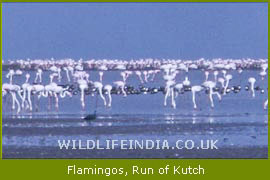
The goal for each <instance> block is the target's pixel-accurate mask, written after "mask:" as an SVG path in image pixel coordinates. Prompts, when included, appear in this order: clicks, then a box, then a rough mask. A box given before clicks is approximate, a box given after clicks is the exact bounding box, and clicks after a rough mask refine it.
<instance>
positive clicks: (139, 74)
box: [135, 71, 144, 84]
mask: <svg viewBox="0 0 270 180" xmlns="http://www.w3.org/2000/svg"><path fill="white" fill-rule="evenodd" d="M135 74H136V75H137V76H138V78H139V80H140V82H141V83H142V84H143V83H144V81H143V79H142V73H141V71H135Z"/></svg>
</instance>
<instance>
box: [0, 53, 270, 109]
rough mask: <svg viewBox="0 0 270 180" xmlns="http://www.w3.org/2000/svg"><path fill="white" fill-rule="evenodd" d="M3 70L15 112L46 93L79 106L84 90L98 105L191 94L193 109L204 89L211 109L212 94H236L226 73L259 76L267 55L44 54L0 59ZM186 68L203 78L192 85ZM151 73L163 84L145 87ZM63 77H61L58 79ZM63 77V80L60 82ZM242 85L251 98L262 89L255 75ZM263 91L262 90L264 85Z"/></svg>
mask: <svg viewBox="0 0 270 180" xmlns="http://www.w3.org/2000/svg"><path fill="white" fill-rule="evenodd" d="M2 67H3V70H7V71H8V73H7V74H6V76H5V78H8V79H9V82H8V83H4V84H2V97H3V98H4V97H6V98H8V97H10V98H11V109H12V110H13V111H15V112H16V113H17V114H19V113H20V112H21V110H22V109H24V110H25V111H30V112H32V111H33V110H34V108H35V109H36V110H38V103H33V98H34V97H35V96H36V97H37V100H38V102H39V100H40V98H42V97H44V98H48V108H49V109H51V108H52V107H51V103H52V101H53V100H54V102H55V105H54V106H55V109H56V110H58V108H59V97H60V98H65V97H72V96H75V95H80V101H81V108H82V109H85V100H86V96H87V95H92V96H94V95H95V94H97V95H98V96H99V97H100V98H101V99H102V100H103V103H104V106H106V107H111V106H112V95H113V94H114V95H122V96H123V97H127V96H128V95H130V94H156V93H159V92H161V93H163V94H164V106H167V101H168V98H170V99H171V100H170V102H171V106H172V108H176V101H175V98H176V97H177V96H179V95H181V94H183V93H188V92H191V93H192V103H193V108H194V109H196V108H197V103H196V93H198V92H201V91H203V92H205V94H206V95H207V96H208V98H209V103H210V106H211V107H212V108H214V98H213V97H214V96H217V98H218V100H219V101H221V100H222V97H223V96H226V95H227V94H228V93H230V92H234V93H238V92H239V91H240V90H241V89H243V88H242V87H241V86H240V85H238V86H230V81H231V80H232V79H233V76H232V74H230V72H232V71H237V72H238V73H239V74H241V73H242V72H243V71H244V70H247V69H256V70H259V71H258V72H259V76H260V77H261V78H262V79H264V78H265V76H267V71H268V60H267V59H257V60H255V59H211V60H206V59H203V58H202V59H199V60H174V59H162V60H159V59H151V58H148V59H139V60H130V61H126V60H107V59H103V60H82V59H80V60H78V61H75V60H73V59H61V60H55V59H53V58H52V59H45V60H41V59H40V60H30V59H27V60H8V61H4V60H3V61H2ZM30 70H31V71H34V72H35V78H34V79H33V80H32V82H30V78H31V77H30V74H29V71H30ZM94 70H95V71H98V73H99V80H98V81H94V82H93V81H91V80H90V78H91V76H90V75H91V71H94ZM108 70H110V71H113V70H117V71H119V75H120V76H119V80H118V81H114V82H111V83H110V84H103V75H104V73H106V71H108ZM190 70H200V71H202V72H203V74H204V81H203V82H201V83H200V84H193V83H192V82H191V81H190V80H189V73H190ZM44 71H48V72H49V79H50V82H49V83H48V84H43V76H44V74H43V72H44ZM181 71H183V72H184V74H185V75H184V76H185V77H184V81H181V82H177V79H176V77H177V76H178V75H179V72H181ZM157 74H161V75H162V76H161V77H163V82H164V84H163V86H160V87H157V88H156V87H147V83H148V82H152V81H155V80H156V79H157ZM22 75H24V76H25V82H24V83H22V84H20V85H19V84H15V83H14V81H13V79H14V78H16V76H22ZM130 76H136V78H137V79H138V81H139V83H140V85H139V87H133V86H131V85H129V84H128V83H127V80H128V78H129V77H130ZM63 79H64V80H63ZM64 81H65V82H67V84H64V83H63V82H64ZM246 83H247V86H246V87H245V88H244V89H245V90H246V91H250V94H251V97H253V98H254V97H255V91H260V92H261V93H264V89H262V88H260V87H259V86H255V84H256V78H255V77H249V78H248V79H247V80H246ZM267 90H268V89H267ZM267 106H268V99H265V100H264V102H263V108H264V109H267Z"/></svg>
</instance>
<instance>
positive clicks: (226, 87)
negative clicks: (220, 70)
mask: <svg viewBox="0 0 270 180" xmlns="http://www.w3.org/2000/svg"><path fill="white" fill-rule="evenodd" d="M225 79H226V84H225V87H224V92H223V94H224V95H225V94H226V92H227V89H228V86H229V82H230V80H231V79H232V75H231V74H227V75H226V76H225Z"/></svg>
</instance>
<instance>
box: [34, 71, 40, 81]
mask: <svg viewBox="0 0 270 180" xmlns="http://www.w3.org/2000/svg"><path fill="white" fill-rule="evenodd" d="M38 79H39V83H41V82H42V69H40V68H38V69H37V73H36V77H35V81H34V82H35V83H37V82H38Z"/></svg>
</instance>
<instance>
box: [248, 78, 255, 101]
mask: <svg viewBox="0 0 270 180" xmlns="http://www.w3.org/2000/svg"><path fill="white" fill-rule="evenodd" d="M248 82H249V83H250V90H251V93H252V97H253V98H254V97H255V90H254V85H255V82H256V79H255V78H254V77H250V78H249V79H248Z"/></svg>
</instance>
